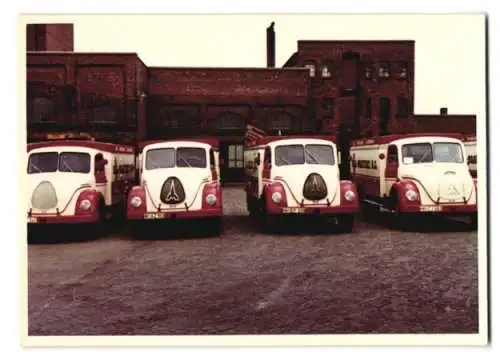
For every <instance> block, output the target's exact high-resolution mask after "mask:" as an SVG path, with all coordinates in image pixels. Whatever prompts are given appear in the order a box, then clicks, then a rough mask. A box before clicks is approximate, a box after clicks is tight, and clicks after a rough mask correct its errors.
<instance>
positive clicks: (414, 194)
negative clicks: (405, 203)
mask: <svg viewBox="0 0 500 360" xmlns="http://www.w3.org/2000/svg"><path fill="white" fill-rule="evenodd" d="M405 196H406V198H407V199H408V200H409V201H415V200H417V199H418V194H417V192H416V191H415V190H411V189H410V190H406V193H405Z"/></svg>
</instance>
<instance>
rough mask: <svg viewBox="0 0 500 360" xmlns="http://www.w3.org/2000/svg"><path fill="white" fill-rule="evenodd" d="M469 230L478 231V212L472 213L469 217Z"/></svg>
mask: <svg viewBox="0 0 500 360" xmlns="http://www.w3.org/2000/svg"><path fill="white" fill-rule="evenodd" d="M469 221H470V223H469V230H470V231H477V214H474V215H471V216H470V217H469Z"/></svg>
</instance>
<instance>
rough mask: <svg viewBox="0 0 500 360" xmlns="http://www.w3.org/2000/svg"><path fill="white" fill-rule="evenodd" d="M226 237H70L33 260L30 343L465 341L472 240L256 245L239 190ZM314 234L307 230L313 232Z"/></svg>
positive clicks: (41, 246)
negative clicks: (414, 337)
mask: <svg viewBox="0 0 500 360" xmlns="http://www.w3.org/2000/svg"><path fill="white" fill-rule="evenodd" d="M224 205H225V215H226V216H225V218H224V232H223V234H222V236H221V237H220V238H214V237H212V238H207V237H204V236H203V233H202V232H201V231H199V230H200V229H197V226H196V225H197V224H196V222H194V223H188V224H184V225H183V226H180V227H172V226H162V227H160V228H157V229H154V231H153V232H152V234H151V235H150V236H149V237H147V238H146V239H141V240H133V239H129V238H127V237H126V235H125V229H121V228H117V229H113V230H111V231H110V232H109V233H108V234H107V235H106V236H105V237H103V238H102V239H98V240H92V241H83V240H82V239H78V238H77V237H76V234H75V233H74V232H73V233H72V232H69V233H65V232H62V233H58V234H52V235H51V236H50V238H48V237H45V238H43V239H42V238H39V239H36V241H35V240H34V241H32V242H31V243H30V244H29V246H28V261H29V264H28V276H29V280H28V286H29V334H30V335H132V334H134V335H146V334H151V335H172V334H176V335H187V334H285V333H287V334H290V333H295V334H298V333H301V334H311V333H323V334H326V333H334V334H345V333H380V332H382V333H400V332H412V333H423V332H425V333H436V332H448V333H471V332H477V331H478V288H477V286H478V284H477V233H476V232H469V231H467V230H466V227H465V226H464V224H462V223H460V222H455V221H442V220H441V221H440V220H435V223H434V224H429V226H425V227H424V228H423V229H421V230H420V231H418V232H400V231H391V230H388V229H387V227H386V226H385V225H384V223H383V222H382V221H380V219H375V220H371V221H366V220H358V222H357V224H356V229H355V232H354V233H353V234H348V235H343V234H336V233H333V232H324V231H316V232H311V231H308V232H305V229H304V227H307V224H294V225H296V226H294V227H289V228H287V229H284V231H283V232H282V234H279V235H273V236H271V235H263V234H261V233H259V232H258V231H257V228H256V226H255V224H253V223H252V222H251V221H250V219H249V218H248V216H247V213H246V210H245V206H244V192H243V190H242V189H241V188H226V189H225V190H224ZM309 228H311V226H309Z"/></svg>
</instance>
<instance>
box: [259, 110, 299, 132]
mask: <svg viewBox="0 0 500 360" xmlns="http://www.w3.org/2000/svg"><path fill="white" fill-rule="evenodd" d="M298 120H299V119H298V118H296V117H294V116H293V115H292V114H290V113H288V112H285V111H276V112H272V113H270V114H269V116H268V118H267V124H266V127H265V128H266V130H267V131H269V132H270V133H273V134H274V133H278V134H280V133H281V134H282V135H285V134H286V133H288V132H290V131H300V129H301V125H300V122H299V121H298Z"/></svg>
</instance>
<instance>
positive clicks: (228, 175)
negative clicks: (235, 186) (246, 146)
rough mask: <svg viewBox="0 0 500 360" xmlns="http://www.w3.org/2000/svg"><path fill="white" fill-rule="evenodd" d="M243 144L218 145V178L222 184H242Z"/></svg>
mask: <svg viewBox="0 0 500 360" xmlns="http://www.w3.org/2000/svg"><path fill="white" fill-rule="evenodd" d="M243 163H244V162H243V142H221V143H220V177H221V182H222V184H223V185H224V184H231V183H243V181H244V176H245V173H244V169H243Z"/></svg>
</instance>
